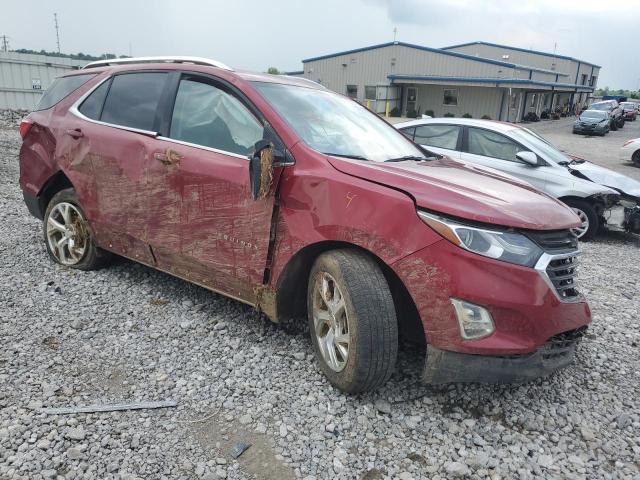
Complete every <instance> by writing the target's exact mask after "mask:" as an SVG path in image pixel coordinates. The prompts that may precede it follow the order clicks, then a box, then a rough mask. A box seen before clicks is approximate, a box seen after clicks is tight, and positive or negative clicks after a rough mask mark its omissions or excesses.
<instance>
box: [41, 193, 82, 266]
mask: <svg viewBox="0 0 640 480" xmlns="http://www.w3.org/2000/svg"><path fill="white" fill-rule="evenodd" d="M87 233H88V232H87V227H86V221H85V219H84V217H83V216H82V213H81V212H80V210H78V208H77V207H76V206H75V205H73V204H71V203H68V202H60V203H58V204H57V205H56V206H55V207H53V208H52V209H51V211H50V212H49V216H48V218H47V241H48V242H49V249H50V250H51V253H52V254H53V256H54V257H55V258H56V260H58V262H60V263H61V264H63V265H75V264H77V263H78V262H80V261H81V260H82V259H83V258H84V255H85V253H86V251H87V242H88V234H87Z"/></svg>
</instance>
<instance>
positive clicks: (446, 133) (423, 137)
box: [415, 125, 460, 150]
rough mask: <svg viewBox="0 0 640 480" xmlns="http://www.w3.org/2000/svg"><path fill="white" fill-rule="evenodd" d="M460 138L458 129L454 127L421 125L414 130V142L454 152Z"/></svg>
mask: <svg viewBox="0 0 640 480" xmlns="http://www.w3.org/2000/svg"><path fill="white" fill-rule="evenodd" d="M459 136H460V127H457V126H455V125H422V126H420V127H417V128H416V138H415V142H416V143H419V144H420V145H428V146H430V147H439V148H446V149H449V150H455V149H456V147H457V145H458V137H459Z"/></svg>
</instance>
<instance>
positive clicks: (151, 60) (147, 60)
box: [82, 57, 233, 70]
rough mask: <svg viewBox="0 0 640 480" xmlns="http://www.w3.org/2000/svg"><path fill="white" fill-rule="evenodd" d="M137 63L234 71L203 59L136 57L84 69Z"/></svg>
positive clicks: (89, 65)
mask: <svg viewBox="0 0 640 480" xmlns="http://www.w3.org/2000/svg"><path fill="white" fill-rule="evenodd" d="M136 63H192V64H194V65H208V66H210V67H217V68H223V69H225V70H233V69H232V68H231V67H228V66H227V65H225V64H224V63H222V62H218V61H216V60H210V59H208V58H201V57H134V58H110V59H107V60H97V61H95V62H91V63H87V64H86V65H85V66H84V67H82V69H83V70H84V69H86V68H97V67H108V66H109V65H131V64H136Z"/></svg>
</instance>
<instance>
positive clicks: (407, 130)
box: [400, 127, 416, 140]
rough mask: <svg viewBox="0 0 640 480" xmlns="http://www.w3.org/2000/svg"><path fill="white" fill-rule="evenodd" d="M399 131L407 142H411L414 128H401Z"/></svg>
mask: <svg viewBox="0 0 640 480" xmlns="http://www.w3.org/2000/svg"><path fill="white" fill-rule="evenodd" d="M400 131H401V132H402V134H403V135H404V136H405V137H407V138H408V139H409V140H413V135H414V134H415V133H416V127H409V128H403V129H402V130H400Z"/></svg>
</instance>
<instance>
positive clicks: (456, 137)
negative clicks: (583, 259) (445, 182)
mask: <svg viewBox="0 0 640 480" xmlns="http://www.w3.org/2000/svg"><path fill="white" fill-rule="evenodd" d="M394 126H395V127H396V128H397V129H398V130H400V131H401V132H403V133H404V134H405V135H406V136H408V137H409V138H410V139H412V140H413V141H414V142H415V143H418V144H420V145H422V146H423V147H424V148H426V149H427V150H429V151H431V152H434V153H438V154H441V155H446V156H448V157H451V158H455V159H459V160H462V161H464V162H466V163H472V164H476V165H482V166H484V167H489V168H492V169H495V170H499V171H500V172H502V173H507V174H509V175H512V176H514V177H516V178H519V179H521V180H524V181H526V182H528V183H530V184H531V185H533V186H534V187H536V188H538V189H539V190H542V191H543V192H545V193H547V194H549V195H551V196H552V197H555V198H557V199H559V200H561V201H563V202H564V203H566V204H567V205H568V206H570V207H571V208H572V209H573V210H574V211H575V212H576V214H578V216H579V217H580V219H581V220H582V226H581V227H580V228H577V229H575V233H576V235H577V236H578V238H580V239H582V240H589V239H591V238H593V236H594V235H595V234H596V233H597V231H598V229H599V228H600V226H606V227H607V228H609V229H611V230H618V231H627V232H632V233H636V234H640V182H637V181H636V180H633V179H631V178H629V177H626V176H625V175H622V174H619V173H617V172H614V171H613V170H609V169H606V168H603V167H600V166H598V165H595V164H593V163H590V162H587V161H586V160H584V159H581V158H577V157H573V156H570V155H567V154H565V153H563V152H561V151H560V150H559V149H557V148H556V147H554V146H553V145H551V144H550V143H549V142H548V141H547V140H545V139H544V138H542V137H541V136H539V135H538V134H536V133H534V132H532V131H531V130H529V129H527V128H524V127H521V126H518V125H515V124H511V123H504V122H494V121H490V120H475V119H465V118H434V119H430V120H423V119H420V120H412V121H409V122H402V123H397V124H395V125H394ZM496 193H497V194H498V195H499V192H496Z"/></svg>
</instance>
